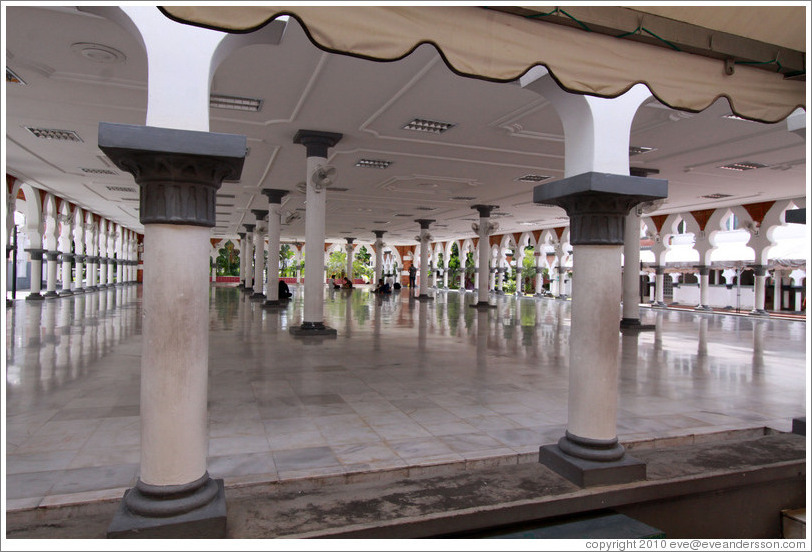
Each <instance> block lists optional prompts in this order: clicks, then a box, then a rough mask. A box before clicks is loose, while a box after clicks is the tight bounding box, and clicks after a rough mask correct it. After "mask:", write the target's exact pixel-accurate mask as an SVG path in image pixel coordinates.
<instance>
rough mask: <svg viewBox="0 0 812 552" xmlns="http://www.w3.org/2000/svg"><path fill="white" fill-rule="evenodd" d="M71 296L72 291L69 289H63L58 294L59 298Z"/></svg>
mask: <svg viewBox="0 0 812 552" xmlns="http://www.w3.org/2000/svg"><path fill="white" fill-rule="evenodd" d="M71 295H73V291H71V290H69V289H63V290H62V291H60V292H59V296H60V297H70V296H71Z"/></svg>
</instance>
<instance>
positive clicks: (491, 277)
mask: <svg viewBox="0 0 812 552" xmlns="http://www.w3.org/2000/svg"><path fill="white" fill-rule="evenodd" d="M497 270H498V269H497V268H496V267H495V266H492V267H490V268H489V269H488V291H490V290H494V291H496V271H497Z"/></svg>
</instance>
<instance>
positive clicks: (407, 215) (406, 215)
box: [395, 213, 414, 217]
mask: <svg viewBox="0 0 812 552" xmlns="http://www.w3.org/2000/svg"><path fill="white" fill-rule="evenodd" d="M395 216H396V217H413V216H414V215H409V214H407V213H397V214H396V215H395Z"/></svg>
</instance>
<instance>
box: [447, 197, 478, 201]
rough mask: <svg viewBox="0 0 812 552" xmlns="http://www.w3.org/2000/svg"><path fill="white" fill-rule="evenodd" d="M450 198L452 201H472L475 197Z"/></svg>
mask: <svg viewBox="0 0 812 552" xmlns="http://www.w3.org/2000/svg"><path fill="white" fill-rule="evenodd" d="M451 199H452V200H454V201H473V200H475V199H476V198H475V197H474V196H454V197H452V198H451Z"/></svg>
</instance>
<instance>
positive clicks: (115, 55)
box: [70, 42, 127, 63]
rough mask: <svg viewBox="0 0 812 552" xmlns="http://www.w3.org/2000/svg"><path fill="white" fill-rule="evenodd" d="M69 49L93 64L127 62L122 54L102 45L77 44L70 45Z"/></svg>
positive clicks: (90, 43)
mask: <svg viewBox="0 0 812 552" xmlns="http://www.w3.org/2000/svg"><path fill="white" fill-rule="evenodd" d="M70 49H71V51H72V52H73V53H75V54H77V55H79V56H81V57H83V58H85V59H87V60H89V61H92V62H93V63H123V62H125V61H127V56H125V55H124V53H123V52H120V51H118V50H116V49H115V48H111V47H110V46H105V45H104V44H94V43H92V42H77V43H75V44H71V46H70Z"/></svg>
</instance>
